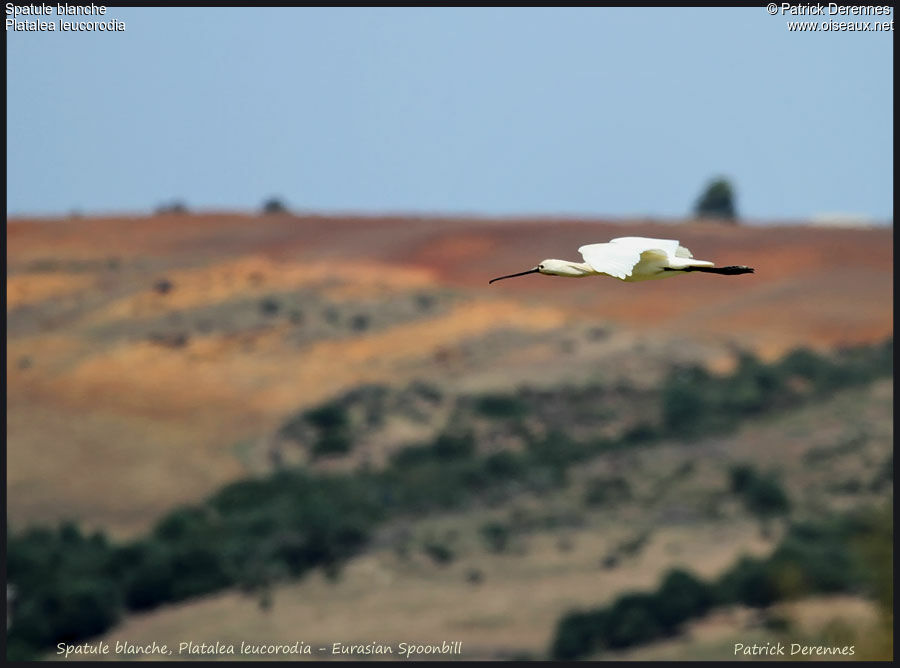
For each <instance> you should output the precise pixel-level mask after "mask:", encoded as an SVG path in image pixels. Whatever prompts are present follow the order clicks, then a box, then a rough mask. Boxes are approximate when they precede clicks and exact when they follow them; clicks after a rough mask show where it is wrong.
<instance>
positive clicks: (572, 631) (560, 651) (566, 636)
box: [550, 610, 609, 661]
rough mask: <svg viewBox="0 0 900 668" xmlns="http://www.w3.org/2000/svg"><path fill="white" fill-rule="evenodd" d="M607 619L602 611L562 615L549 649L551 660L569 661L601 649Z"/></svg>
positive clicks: (606, 614) (606, 615) (605, 613)
mask: <svg viewBox="0 0 900 668" xmlns="http://www.w3.org/2000/svg"><path fill="white" fill-rule="evenodd" d="M608 617H609V615H608V613H607V612H605V611H603V610H595V611H592V612H570V613H568V614H566V615H564V616H563V617H562V619H560V620H559V622H558V623H557V625H556V632H555V633H554V636H553V644H552V646H551V648H550V656H551V658H553V659H557V660H563V661H570V660H573V659H580V658H583V657H584V656H587V655H588V654H590V653H591V652H593V651H596V650H598V649H601V647H602V642H603V639H604V638H605V636H606V627H607V621H608Z"/></svg>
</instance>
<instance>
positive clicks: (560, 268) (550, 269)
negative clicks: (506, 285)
mask: <svg viewBox="0 0 900 668" xmlns="http://www.w3.org/2000/svg"><path fill="white" fill-rule="evenodd" d="M571 266H572V263H571V262H566V261H565V260H544V261H542V262H540V263H539V264H538V266H536V267H534V268H533V269H529V270H528V271H520V272H519V273H518V274H509V275H507V276H498V277H497V278H493V279H491V280H490V281H488V283H493V282H494V281H502V280H503V279H504V278H515V277H516V276H525V275H526V274H546V275H547V276H570V275H571V274H572V272H571V269H570V267H571Z"/></svg>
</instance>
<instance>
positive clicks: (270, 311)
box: [259, 297, 281, 316]
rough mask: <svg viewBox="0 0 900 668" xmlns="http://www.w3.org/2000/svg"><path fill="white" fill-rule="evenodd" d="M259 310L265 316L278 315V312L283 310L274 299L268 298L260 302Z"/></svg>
mask: <svg viewBox="0 0 900 668" xmlns="http://www.w3.org/2000/svg"><path fill="white" fill-rule="evenodd" d="M259 310H260V311H261V312H262V313H263V315H269V316H271V315H276V314H277V313H278V311H279V310H281V304H279V303H278V300H277V299H275V298H273V297H266V298H265V299H263V300H262V301H260V302H259Z"/></svg>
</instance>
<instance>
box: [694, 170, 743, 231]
mask: <svg viewBox="0 0 900 668" xmlns="http://www.w3.org/2000/svg"><path fill="white" fill-rule="evenodd" d="M694 215H696V216H697V217H698V218H719V219H723V220H729V221H734V220H735V219H736V218H737V207H736V206H735V196H734V189H733V188H732V187H731V183H730V182H729V181H728V179H725V178H722V177H719V178H715V179H713V180H712V181H710V183H709V184H708V185H707V186H706V188H705V190H704V191H703V193H702V194H701V195H700V197H699V198H698V199H697V203H696V204H695V205H694Z"/></svg>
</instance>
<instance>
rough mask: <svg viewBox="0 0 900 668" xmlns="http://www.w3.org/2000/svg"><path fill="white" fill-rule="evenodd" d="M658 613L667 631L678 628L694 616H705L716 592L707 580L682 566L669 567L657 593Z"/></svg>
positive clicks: (656, 608) (661, 623)
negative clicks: (699, 577) (695, 575)
mask: <svg viewBox="0 0 900 668" xmlns="http://www.w3.org/2000/svg"><path fill="white" fill-rule="evenodd" d="M654 598H655V604H654V606H653V610H654V614H655V616H656V620H657V622H659V625H660V627H661V628H662V629H663V630H665V631H667V632H668V631H673V630H675V629H677V628H678V627H679V626H680V625H681V624H682V623H683V622H685V621H687V620H688V619H691V618H693V617H702V616H703V615H705V614H706V612H707V611H708V610H709V608H710V607H711V606H712V604H713V602H714V600H715V595H714V593H713V591H712V589H711V587H710V586H709V585H708V584H706V583H705V582H703V581H701V580H699V579H698V578H696V577H694V576H693V575H691V574H690V573H688V572H687V571H685V570H681V569H674V570H671V571H669V572H668V573H667V574H666V576H665V577H664V578H663V581H662V584H661V585H660V588H659V590H658V591H657V592H656V595H655V597H654Z"/></svg>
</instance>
